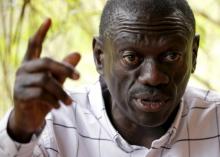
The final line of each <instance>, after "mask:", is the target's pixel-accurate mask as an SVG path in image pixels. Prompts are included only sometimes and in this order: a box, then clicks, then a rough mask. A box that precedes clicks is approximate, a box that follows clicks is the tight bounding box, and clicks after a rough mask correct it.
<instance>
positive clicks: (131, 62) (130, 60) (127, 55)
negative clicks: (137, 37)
mask: <svg viewBox="0 0 220 157" xmlns="http://www.w3.org/2000/svg"><path fill="white" fill-rule="evenodd" d="M122 59H123V63H124V64H126V65H128V66H137V65H139V64H140V62H141V60H142V58H141V57H140V56H138V55H137V54H136V53H135V52H132V51H125V52H124V53H123V54H122Z"/></svg>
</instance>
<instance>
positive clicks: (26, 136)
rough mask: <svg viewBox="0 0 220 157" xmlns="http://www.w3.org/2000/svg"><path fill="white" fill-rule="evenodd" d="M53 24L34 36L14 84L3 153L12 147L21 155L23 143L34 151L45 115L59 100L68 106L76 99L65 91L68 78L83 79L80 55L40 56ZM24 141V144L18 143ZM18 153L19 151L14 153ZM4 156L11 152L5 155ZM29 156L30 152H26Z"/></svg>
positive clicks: (2, 135) (0, 135)
mask: <svg viewBox="0 0 220 157" xmlns="http://www.w3.org/2000/svg"><path fill="white" fill-rule="evenodd" d="M50 25H51V20H50V19H48V20H46V21H45V22H44V23H43V24H42V25H41V27H40V28H39V29H38V31H37V32H36V34H35V35H34V36H33V37H32V38H31V39H30V41H29V44H28V49H27V52H26V54H25V57H24V59H23V62H22V65H21V66H20V68H19V69H18V71H17V73H16V80H15V85H14V108H13V110H12V112H11V114H10V116H6V120H5V122H1V125H2V130H3V131H2V132H0V139H1V140H0V154H1V153H3V154H10V151H12V150H10V149H14V148H16V149H15V150H17V152H16V151H15V150H13V151H15V152H16V153H18V154H19V151H20V150H21V149H17V147H18V148H19V147H20V146H22V147H23V146H28V148H29V146H30V145H31V146H30V147H31V149H30V148H29V149H28V150H29V151H27V152H32V151H33V149H34V146H35V145H36V144H37V139H36V140H33V135H35V134H40V133H41V131H42V128H43V127H44V125H45V116H46V115H47V114H48V113H49V112H50V111H51V110H52V109H57V108H59V107H60V104H59V101H62V102H63V103H64V104H66V105H70V104H71V103H72V99H71V98H70V97H69V96H68V94H67V93H66V92H65V91H64V90H63V88H62V84H63V82H64V81H65V79H66V78H67V77H69V78H72V79H74V80H76V79H78V78H79V74H78V73H77V72H76V70H75V66H76V65H77V63H78V62H79V60H80V55H79V54H77V53H73V54H70V55H68V56H67V57H66V58H65V59H64V62H57V61H54V60H52V59H50V58H40V54H41V49H42V43H43V41H44V38H45V36H46V33H47V31H48V30H49V28H50ZM3 139H7V140H8V143H10V144H12V145H13V146H11V148H10V147H9V148H8V146H7V145H6V144H5V142H3V141H4V140H3ZM17 143H20V144H21V145H20V146H16V144H17ZM12 155H17V154H12ZM1 156H2V157H4V156H7V155H1ZM24 156H28V154H24Z"/></svg>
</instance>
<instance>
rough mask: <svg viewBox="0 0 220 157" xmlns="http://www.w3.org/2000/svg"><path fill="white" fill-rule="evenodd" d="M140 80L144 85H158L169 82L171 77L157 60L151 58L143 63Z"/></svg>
mask: <svg viewBox="0 0 220 157" xmlns="http://www.w3.org/2000/svg"><path fill="white" fill-rule="evenodd" d="M138 81H139V82H140V83H141V84H144V85H149V86H158V85H162V84H167V83H169V77H168V76H167V75H166V74H165V73H164V72H162V71H161V70H160V68H159V65H158V64H157V63H156V62H155V61H153V60H149V61H146V63H145V64H144V65H143V67H142V69H141V74H140V75H139V77H138Z"/></svg>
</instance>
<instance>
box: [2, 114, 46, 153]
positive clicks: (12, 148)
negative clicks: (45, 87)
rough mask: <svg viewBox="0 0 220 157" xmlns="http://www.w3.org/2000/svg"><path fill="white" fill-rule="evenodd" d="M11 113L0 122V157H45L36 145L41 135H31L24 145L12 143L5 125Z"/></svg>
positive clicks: (41, 149)
mask: <svg viewBox="0 0 220 157" xmlns="http://www.w3.org/2000/svg"><path fill="white" fill-rule="evenodd" d="M10 113H11V111H10V112H8V113H7V114H6V115H5V117H4V118H3V119H2V120H1V121H0V157H14V156H16V157H36V156H38V157H46V153H45V151H44V150H43V148H42V147H41V145H40V144H38V141H39V139H40V136H41V135H38V136H36V135H33V136H32V138H31V141H30V142H29V143H26V144H22V143H18V142H16V141H14V140H13V139H12V138H11V137H10V136H9V134H8V132H7V123H8V119H9V115H10Z"/></svg>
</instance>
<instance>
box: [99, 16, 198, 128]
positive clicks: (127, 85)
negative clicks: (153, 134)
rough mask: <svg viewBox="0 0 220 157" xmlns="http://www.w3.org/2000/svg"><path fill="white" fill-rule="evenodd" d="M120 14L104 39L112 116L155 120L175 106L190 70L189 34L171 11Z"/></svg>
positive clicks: (144, 122)
mask: <svg viewBox="0 0 220 157" xmlns="http://www.w3.org/2000/svg"><path fill="white" fill-rule="evenodd" d="M121 17H122V19H121V20H120V22H118V23H117V24H116V25H115V28H114V30H115V32H114V35H113V37H112V38H111V39H104V41H103V45H104V46H103V51H104V59H103V60H104V61H103V76H104V79H105V81H106V83H107V86H108V89H109V91H110V93H111V97H112V107H111V108H112V114H113V117H119V118H120V117H121V118H127V119H129V120H130V121H132V122H134V123H136V124H138V125H140V126H146V127H156V126H160V125H162V124H164V123H165V122H166V120H167V119H168V118H169V116H170V115H171V114H172V112H173V111H174V110H175V109H176V108H177V107H178V106H179V103H180V101H181V97H182V95H183V93H184V91H185V88H186V85H187V82H188V80H189V77H190V74H191V72H192V71H193V70H192V69H193V68H194V67H193V65H194V64H193V63H195V60H196V57H195V56H196V55H193V39H194V36H193V35H191V33H189V31H188V30H187V28H186V25H185V23H184V20H183V18H181V17H178V16H176V15H169V16H165V17H160V18H154V19H150V18H149V19H144V18H134V17H132V18H131V17H129V16H128V15H126V16H121ZM140 19H142V20H140ZM114 114H118V115H114Z"/></svg>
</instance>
